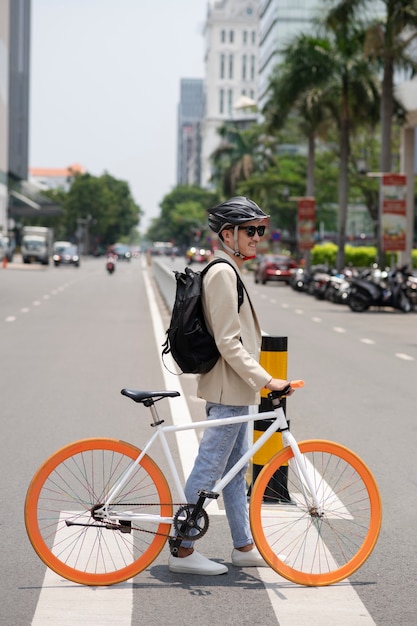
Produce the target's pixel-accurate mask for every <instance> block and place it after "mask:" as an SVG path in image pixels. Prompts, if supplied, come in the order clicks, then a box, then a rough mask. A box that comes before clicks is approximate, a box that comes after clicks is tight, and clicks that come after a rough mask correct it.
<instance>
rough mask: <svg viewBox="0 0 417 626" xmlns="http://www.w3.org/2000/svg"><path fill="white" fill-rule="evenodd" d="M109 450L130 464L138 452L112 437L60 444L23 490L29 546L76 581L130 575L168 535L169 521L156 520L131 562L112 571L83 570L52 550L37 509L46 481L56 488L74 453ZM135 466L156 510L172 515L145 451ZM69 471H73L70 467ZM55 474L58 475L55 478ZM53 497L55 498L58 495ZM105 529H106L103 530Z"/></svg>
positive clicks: (166, 491)
mask: <svg viewBox="0 0 417 626" xmlns="http://www.w3.org/2000/svg"><path fill="white" fill-rule="evenodd" d="M113 454H114V456H115V457H116V458H117V459H120V458H121V459H123V460H124V462H125V463H126V464H131V461H132V460H135V459H136V458H137V457H138V456H139V454H140V451H139V449H138V448H136V447H135V446H132V445H131V444H129V443H126V442H124V441H119V440H115V439H104V438H103V439H95V438H94V439H84V440H81V441H77V442H75V443H72V444H69V445H67V446H65V447H63V448H61V449H60V450H58V451H57V452H56V453H55V454H53V455H52V456H51V457H49V459H47V460H46V461H45V463H44V464H43V465H42V466H41V467H40V468H39V470H38V471H37V473H36V474H35V476H34V477H33V479H32V482H31V484H30V486H29V489H28V492H27V496H26V502H25V524H26V530H27V533H28V536H29V539H30V541H31V543H32V546H33V548H34V549H35V551H36V553H37V554H38V556H39V557H40V558H41V559H42V561H43V562H44V563H45V564H46V565H47V566H48V567H49V568H50V569H52V570H53V571H55V572H56V573H58V574H59V575H61V576H63V577H64V578H67V579H68V580H71V581H73V582H76V583H80V584H84V585H112V584H115V583H118V582H122V581H124V580H127V579H129V578H132V577H133V576H135V575H136V574H138V573H139V572H140V571H143V570H144V569H145V568H146V567H148V566H149V565H150V564H151V563H152V562H153V561H154V560H155V558H156V557H157V556H158V554H159V553H160V551H161V550H162V548H163V546H164V545H165V543H166V541H167V539H168V536H169V531H170V524H166V523H160V524H159V525H158V526H157V527H156V528H155V533H149V534H150V535H151V534H152V537H151V538H150V539H149V545H146V546H145V549H143V552H141V553H140V554H139V553H138V556H137V558H136V557H134V556H132V558H131V562H129V563H126V564H125V565H121V566H112V567H113V570H112V571H102V572H98V571H87V568H86V567H85V568H84V569H81V568H80V569H78V568H77V567H76V566H75V567H74V566H70V565H68V564H67V563H65V562H63V560H61V558H59V556H57V555H56V554H54V552H53V549H52V548H51V542H50V538H49V534H52V531H51V532H50V531H49V529H48V527H47V523H45V521H44V520H43V519H42V520H41V515H42V517H45V514H44V511H43V512H42V513H41V512H40V510H41V509H42V506H41V503H42V494H43V490H44V489H45V485H46V484H47V481H48V480H50V479H51V477H53V480H54V483H53V484H54V490H57V489H56V487H55V485H56V484H57V482H58V479H59V472H60V471H61V472H62V470H61V468H62V467H65V464H68V463H72V461H73V459H78V457H83V455H87V456H88V458H90V457H92V456H93V455H95V456H98V457H100V456H102V457H103V458H104V456H105V455H107V456H108V455H113ZM97 465H98V463H97ZM100 469H101V468H99V467H97V471H96V473H97V476H98V475H99V471H100ZM139 469H140V471H141V472H142V474H143V475H144V476H145V477H146V479H147V480H148V483H149V484H152V489H153V492H154V493H155V506H156V507H157V510H158V513H159V514H160V515H161V516H163V517H170V516H172V498H171V493H170V489H169V486H168V483H167V481H166V479H165V477H164V475H163V474H162V472H161V470H160V469H159V467H158V466H157V465H156V464H155V463H154V461H153V460H152V459H151V458H150V457H148V456H147V455H145V456H144V457H143V459H142V460H141V463H140V466H139V467H138V470H139ZM71 472H72V473H73V470H72V469H71ZM85 473H86V469H85V467H83V475H85ZM55 474H56V475H57V476H58V478H55ZM69 475H71V474H69ZM67 482H68V479H67ZM138 482H139V481H138ZM79 483H80V480H79V479H78V481H76V484H77V486H78V484H79ZM79 487H80V490H81V488H83V489H84V487H83V486H82V485H81V484H80V485H79ZM130 488H131V491H133V489H132V487H130ZM65 490H66V491H69V489H68V488H67V486H66V487H65ZM84 491H85V489H84ZM83 493H84V492H83ZM66 496H67V494H65V497H66ZM70 496H71V499H72V500H74V499H75V498H74V494H73V492H72V491H71V492H70ZM56 499H57V500H58V498H56ZM51 511H52V508H51ZM53 514H54V516H55V517H57V514H56V511H54V513H53ZM51 526H52V527H55V526H56V523H55V521H54V523H53V524H51ZM45 529H47V530H45ZM90 532H93V531H90ZM106 532H109V531H107V530H106ZM103 534H104V532H103ZM111 534H112V531H111V530H110V535H111ZM113 534H114V533H113ZM123 539H125V543H126V542H127V541H128V539H129V542H130V543H131V544H132V546H133V543H134V540H133V539H132V540H131V539H130V538H127V536H126V538H123ZM107 544H108V541H107V542H106V545H107ZM97 551H98V548H97ZM110 560H111V555H109V562H110ZM90 569H91V568H90Z"/></svg>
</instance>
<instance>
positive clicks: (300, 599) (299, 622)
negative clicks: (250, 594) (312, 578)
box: [257, 567, 375, 626]
mask: <svg viewBox="0 0 417 626" xmlns="http://www.w3.org/2000/svg"><path fill="white" fill-rule="evenodd" d="M257 573H258V576H259V578H260V579H261V580H262V582H263V584H264V586H265V588H266V591H267V593H268V597H269V600H270V602H271V605H272V608H273V610H274V611H275V615H276V616H277V621H278V623H279V624H280V626H305V625H306V623H308V624H309V626H346V624H361V626H375V622H374V620H373V619H372V617H371V616H370V615H369V613H368V611H367V610H366V607H365V606H364V604H363V602H362V601H361V600H360V598H359V596H358V594H357V593H356V591H354V589H353V587H352V586H351V585H350V584H348V583H349V581H348V580H345V581H343V582H341V583H338V584H336V585H330V586H329V587H303V588H300V586H299V585H296V584H295V583H291V582H289V581H287V580H285V579H284V578H281V576H278V574H277V573H276V572H274V570H272V569H270V568H268V567H262V568H259V569H257ZM307 616H308V617H307Z"/></svg>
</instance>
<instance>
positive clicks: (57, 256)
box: [52, 245, 80, 267]
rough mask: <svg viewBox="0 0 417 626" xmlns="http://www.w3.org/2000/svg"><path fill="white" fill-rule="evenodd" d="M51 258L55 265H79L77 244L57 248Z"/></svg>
mask: <svg viewBox="0 0 417 626" xmlns="http://www.w3.org/2000/svg"><path fill="white" fill-rule="evenodd" d="M52 260H53V262H54V265H55V267H58V266H59V265H74V267H80V255H79V253H78V248H77V246H72V245H70V246H64V247H62V248H58V249H57V250H56V252H55V253H54V255H53V257H52Z"/></svg>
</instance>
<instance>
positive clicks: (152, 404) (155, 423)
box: [143, 398, 164, 427]
mask: <svg viewBox="0 0 417 626" xmlns="http://www.w3.org/2000/svg"><path fill="white" fill-rule="evenodd" d="M143 404H144V405H145V406H147V407H148V408H149V409H150V411H151V415H152V424H151V426H152V427H154V426H160V425H161V424H163V423H164V420H161V419H159V415H158V411H157V410H156V406H155V402H154V401H153V400H152V398H149V399H148V400H145V402H144V403H143Z"/></svg>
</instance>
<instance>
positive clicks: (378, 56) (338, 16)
mask: <svg viewBox="0 0 417 626" xmlns="http://www.w3.org/2000/svg"><path fill="white" fill-rule="evenodd" d="M373 1H374V0H339V1H338V2H337V4H336V6H335V8H334V9H333V15H334V19H335V20H337V21H339V22H340V23H342V22H343V20H345V19H347V16H348V19H355V18H356V17H357V16H359V15H361V14H362V13H363V9H364V8H365V7H366V6H367V5H368V6H371V7H372V4H373ZM382 2H383V3H384V4H385V9H386V11H385V16H383V17H382V19H381V18H379V19H375V20H374V21H373V22H372V23H371V24H370V25H369V26H368V28H367V32H366V38H365V41H364V53H365V58H368V59H370V60H371V61H373V62H375V63H376V64H377V66H378V67H379V68H380V70H381V71H382V84H381V99H380V121H381V155H380V171H381V172H390V171H391V169H392V123H393V118H394V115H395V114H397V116H398V118H399V119H400V121H401V118H403V117H404V111H402V107H401V105H399V103H398V102H396V99H395V96H394V92H395V88H394V75H395V71H396V70H399V71H402V72H405V73H408V74H411V75H414V74H415V73H416V72H417V58H416V55H415V42H416V40H417V2H416V0H382ZM378 222H379V220H378ZM381 246H382V242H381V238H380V236H379V235H378V258H379V259H380V260H381V259H382V258H383V252H382V249H381Z"/></svg>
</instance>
